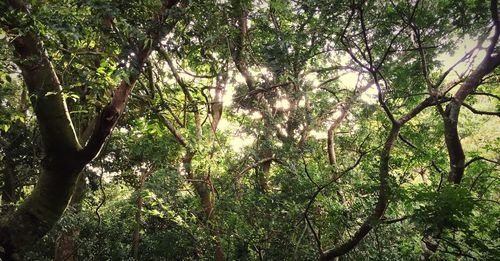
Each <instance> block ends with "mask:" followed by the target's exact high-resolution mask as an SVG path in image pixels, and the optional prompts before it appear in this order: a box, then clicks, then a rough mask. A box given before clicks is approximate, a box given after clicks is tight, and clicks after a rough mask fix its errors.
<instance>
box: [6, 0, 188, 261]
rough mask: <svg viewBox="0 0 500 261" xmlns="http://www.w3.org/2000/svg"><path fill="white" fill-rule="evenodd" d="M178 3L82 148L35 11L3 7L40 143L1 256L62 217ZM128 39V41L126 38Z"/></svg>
mask: <svg viewBox="0 0 500 261" xmlns="http://www.w3.org/2000/svg"><path fill="white" fill-rule="evenodd" d="M177 2H178V1H164V2H163V3H162V4H161V7H160V8H159V11H158V13H157V14H156V15H155V16H154V17H153V18H152V19H151V20H152V22H151V26H150V28H148V30H147V31H146V32H144V34H143V37H144V39H140V38H139V39H134V40H136V41H137V40H139V42H136V43H135V44H134V45H133V46H130V48H133V49H134V51H135V55H134V56H133V57H132V59H131V64H132V67H131V68H130V70H129V73H128V74H127V75H126V76H125V78H124V79H123V80H122V81H121V82H120V84H119V85H118V86H117V87H116V89H115V91H114V95H113V98H112V99H111V101H110V103H109V104H108V105H107V106H106V107H105V108H104V109H103V110H102V111H101V113H100V114H99V115H98V116H97V120H96V126H95V127H94V130H93V133H92V135H91V137H90V139H89V141H88V143H87V144H85V145H81V144H80V142H79V140H78V138H77V136H76V133H75V130H74V126H73V124H72V121H71V118H70V115H69V113H68V109H67V104H66V100H65V97H64V93H63V89H62V87H61V84H60V80H59V78H58V76H57V73H56V72H55V71H54V69H53V68H54V67H53V65H52V64H51V61H50V58H49V57H48V56H47V53H46V50H45V49H44V44H43V41H42V39H41V38H40V35H39V33H38V32H37V30H36V29H37V28H36V23H35V17H34V16H33V13H35V14H36V10H37V8H39V6H33V7H30V6H28V5H26V4H25V3H24V2H22V1H7V2H5V3H2V7H1V8H2V10H3V12H4V13H6V14H8V16H7V17H6V19H4V21H2V28H3V30H4V31H6V32H8V33H12V34H13V33H16V34H19V35H18V36H17V37H15V38H14V39H12V45H13V47H14V51H15V54H16V64H17V65H18V66H19V68H20V69H21V71H22V75H23V79H24V81H25V83H26V86H27V88H28V91H29V95H30V98H31V103H32V104H33V108H34V112H35V114H36V116H37V120H38V125H39V127H40V133H41V136H42V140H43V148H44V153H45V156H44V159H43V160H42V164H41V168H42V169H41V175H40V177H39V180H38V183H37V185H36V186H35V188H34V190H33V192H32V193H31V195H30V196H29V197H28V198H27V199H26V200H25V201H24V202H23V204H22V205H21V206H20V207H19V208H18V209H17V210H16V211H15V212H14V213H13V214H12V216H10V217H8V218H7V219H6V220H4V221H2V225H1V226H0V235H1V238H2V239H1V242H0V245H1V246H2V248H3V254H2V255H3V256H4V257H5V258H15V255H16V252H17V251H19V250H20V249H22V248H24V247H26V246H28V245H29V244H31V243H33V242H35V241H36V240H38V239H39V238H40V237H42V236H43V235H44V234H45V233H47V232H48V231H49V230H50V228H52V226H53V225H54V224H55V222H57V220H58V219H59V218H60V216H61V215H62V213H63V212H64V210H65V208H66V206H67V205H68V202H69V200H70V199H71V196H72V193H73V189H74V186H75V183H76V180H77V179H78V176H79V174H80V172H81V170H82V169H83V167H84V166H85V165H86V164H87V163H88V162H90V161H91V160H92V159H93V158H94V157H95V156H96V155H97V154H98V153H99V150H100V149H101V147H102V144H103V143H104V142H105V140H106V138H107V136H108V135H109V133H110V132H111V129H112V128H113V127H114V126H115V125H116V123H117V121H118V118H119V117H120V115H121V114H122V113H123V111H124V110H125V105H126V102H127V99H128V96H129V94H130V92H131V90H132V88H133V86H134V84H135V82H136V81H137V78H138V77H139V75H140V71H141V69H142V66H143V64H144V62H145V61H146V60H147V58H148V57H149V55H150V53H151V51H152V48H153V46H154V45H156V44H158V43H159V41H160V40H161V39H162V38H163V36H164V35H166V34H167V33H168V32H170V31H171V30H172V28H173V27H174V26H175V23H176V21H177V19H178V17H177V16H176V15H172V13H171V12H168V11H169V10H171V9H172V8H173V7H174V6H175V5H176V4H177ZM131 40H132V39H131Z"/></svg>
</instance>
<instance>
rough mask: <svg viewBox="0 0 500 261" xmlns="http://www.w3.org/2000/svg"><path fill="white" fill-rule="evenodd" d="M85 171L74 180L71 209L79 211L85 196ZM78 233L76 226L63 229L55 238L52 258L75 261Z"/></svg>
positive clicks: (58, 260)
mask: <svg viewBox="0 0 500 261" xmlns="http://www.w3.org/2000/svg"><path fill="white" fill-rule="evenodd" d="M85 174H86V173H85V171H84V172H83V173H82V174H81V175H79V177H78V180H77V182H76V187H75V191H74V192H73V196H72V198H71V201H70V203H69V205H70V206H71V208H70V209H71V211H74V212H75V213H79V212H80V211H81V209H82V205H81V203H82V201H83V199H84V198H85V189H86V184H85V176H86V175H85ZM79 234H80V229H79V228H78V227H76V228H73V229H69V230H64V231H62V232H61V234H60V235H59V237H58V238H57V240H56V245H55V253H54V260H55V261H77V260H78V255H77V246H76V240H77V239H78V235H79Z"/></svg>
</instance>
